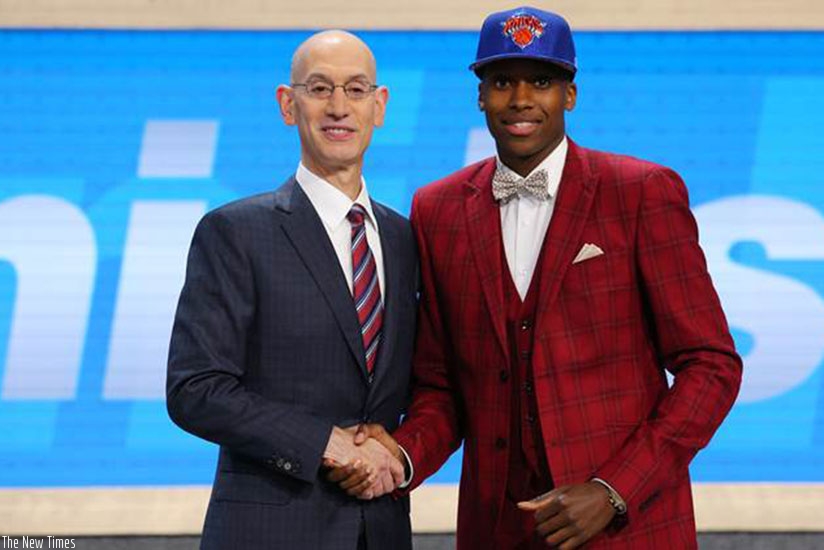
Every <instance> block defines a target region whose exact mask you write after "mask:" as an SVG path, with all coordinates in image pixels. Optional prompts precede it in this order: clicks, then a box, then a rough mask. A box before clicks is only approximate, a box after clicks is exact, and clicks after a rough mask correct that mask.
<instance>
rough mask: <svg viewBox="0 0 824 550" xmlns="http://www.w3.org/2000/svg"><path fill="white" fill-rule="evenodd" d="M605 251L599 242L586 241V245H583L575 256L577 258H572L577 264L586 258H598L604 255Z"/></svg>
mask: <svg viewBox="0 0 824 550" xmlns="http://www.w3.org/2000/svg"><path fill="white" fill-rule="evenodd" d="M603 255H604V251H603V250H601V248H600V247H599V246H598V245H597V244H592V243H586V244H584V246H582V247H581V250H580V251H578V255H577V256H575V259H574V260H572V263H573V264H577V263H579V262H583V261H585V260H590V259H592V258H597V257H598V256H603Z"/></svg>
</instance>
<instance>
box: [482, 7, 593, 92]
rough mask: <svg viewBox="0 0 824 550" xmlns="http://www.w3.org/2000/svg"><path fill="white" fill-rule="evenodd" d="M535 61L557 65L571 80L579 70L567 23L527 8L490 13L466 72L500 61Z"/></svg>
mask: <svg viewBox="0 0 824 550" xmlns="http://www.w3.org/2000/svg"><path fill="white" fill-rule="evenodd" d="M522 58H526V59H536V60H538V61H546V62H547V63H552V64H554V65H558V66H559V67H561V68H563V69H565V70H567V71H569V72H570V73H571V74H572V75H573V76H574V75H575V71H577V70H578V67H577V63H576V59H575V44H574V43H573V42H572V31H571V30H570V28H569V23H567V22H566V20H565V19H564V18H563V17H561V16H560V15H558V14H556V13H552V12H549V11H543V10H539V9H535V8H531V7H529V6H523V7H520V8H515V9H514V10H508V11H501V12H497V13H493V14H492V15H490V16H489V17H487V18H486V19H485V20H484V24H483V26H482V27H481V36H480V38H479V40H478V54H477V55H476V56H475V62H474V63H473V64H472V65H470V66H469V68H470V69H471V70H473V71H475V74H477V75H478V76H480V69H481V68H482V67H483V66H484V65H486V64H487V63H491V62H493V61H498V60H499V59H522Z"/></svg>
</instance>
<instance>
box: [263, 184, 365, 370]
mask: <svg viewBox="0 0 824 550" xmlns="http://www.w3.org/2000/svg"><path fill="white" fill-rule="evenodd" d="M275 202H276V204H275V206H276V207H277V208H278V209H280V210H282V211H284V212H286V213H287V214H288V215H287V216H283V218H282V219H283V222H282V225H281V227H282V228H283V231H284V232H285V233H286V236H287V237H288V238H289V240H290V241H291V243H292V245H293V246H294V247H295V251H296V252H297V253H298V255H299V256H300V258H301V260H302V261H303V263H304V264H305V265H306V268H307V269H308V270H309V273H310V274H311V275H312V278H313V279H314V280H315V283H316V284H317V285H318V288H320V291H321V292H322V293H323V295H324V297H325V298H326V301H327V303H328V304H329V308H330V309H331V310H332V313H333V315H334V316H335V319H336V320H337V322H338V325H339V326H340V329H341V331H342V332H343V335H344V338H345V339H346V343H347V344H348V345H349V350H350V351H351V352H352V355H353V356H354V358H355V360H356V361H357V362H358V365H359V367H360V370H361V372H362V374H363V376H364V378H366V359H365V355H364V351H363V340H362V339H361V331H360V322H359V321H358V316H357V313H356V312H355V307H354V304H353V302H352V294H351V293H350V292H349V289H348V288H347V287H346V278H345V277H344V275H343V272H342V271H341V269H340V262H339V261H338V256H337V254H335V250H334V249H333V248H332V243H331V242H330V241H329V235H328V233H327V232H326V229H325V228H324V227H323V222H322V221H321V219H320V217H319V216H318V214H317V212H316V211H315V208H314V207H313V206H312V203H311V202H309V198H308V197H307V196H306V194H305V193H304V192H303V190H302V189H301V188H300V185H298V184H297V181H295V179H294V178H292V179H291V180H290V181H289V182H287V183H286V184H285V185H284V186H283V187H281V188H280V189H279V190H278V192H277V193H276V194H275Z"/></svg>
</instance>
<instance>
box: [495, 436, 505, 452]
mask: <svg viewBox="0 0 824 550" xmlns="http://www.w3.org/2000/svg"><path fill="white" fill-rule="evenodd" d="M495 447H497V448H498V449H505V448H506V439H504V438H503V437H499V438H498V439H496V440H495Z"/></svg>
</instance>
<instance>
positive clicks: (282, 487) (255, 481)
mask: <svg viewBox="0 0 824 550" xmlns="http://www.w3.org/2000/svg"><path fill="white" fill-rule="evenodd" d="M289 482H291V480H287V479H276V478H273V477H263V476H261V475H258V474H252V473H245V472H227V471H221V472H219V473H218V475H217V478H216V479H215V486H214V488H213V489H212V500H214V501H216V502H257V503H262V504H272V505H275V506H282V505H284V504H288V503H289V501H290V500H292V491H291V490H290V489H289V487H288V486H287V484H288V483H289Z"/></svg>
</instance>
